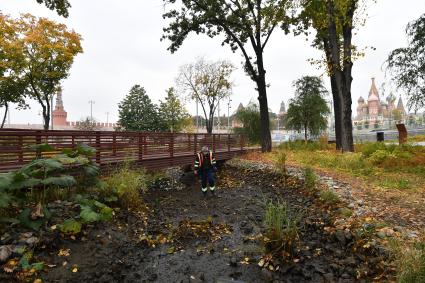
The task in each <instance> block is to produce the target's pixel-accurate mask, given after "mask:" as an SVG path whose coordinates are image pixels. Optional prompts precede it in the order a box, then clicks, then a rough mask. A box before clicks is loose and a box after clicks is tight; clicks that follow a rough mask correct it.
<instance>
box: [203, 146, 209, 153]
mask: <svg viewBox="0 0 425 283" xmlns="http://www.w3.org/2000/svg"><path fill="white" fill-rule="evenodd" d="M201 151H202V152H208V151H210V149H209V148H208V146H206V145H204V146H203V147H202V149H201Z"/></svg>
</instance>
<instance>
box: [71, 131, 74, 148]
mask: <svg viewBox="0 0 425 283" xmlns="http://www.w3.org/2000/svg"><path fill="white" fill-rule="evenodd" d="M71 144H72V149H74V148H75V134H74V133H72V134H71Z"/></svg>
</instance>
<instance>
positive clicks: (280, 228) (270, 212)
mask: <svg viewBox="0 0 425 283" xmlns="http://www.w3.org/2000/svg"><path fill="white" fill-rule="evenodd" d="M300 219H301V214H296V213H293V212H291V211H290V210H289V209H288V207H287V205H286V203H285V202H283V203H281V202H272V201H270V202H268V203H267V207H266V211H265V218H264V223H265V226H266V231H265V234H264V238H263V245H264V249H265V252H266V254H267V255H270V256H272V257H276V256H277V259H281V260H289V259H291V258H292V257H293V256H294V253H295V248H296V246H297V243H298V240H299V235H298V230H299V227H298V226H299V222H300Z"/></svg>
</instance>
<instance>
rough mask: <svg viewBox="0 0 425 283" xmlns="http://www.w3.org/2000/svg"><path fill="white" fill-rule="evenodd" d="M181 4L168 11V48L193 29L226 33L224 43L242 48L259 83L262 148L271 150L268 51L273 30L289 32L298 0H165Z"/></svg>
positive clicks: (246, 66) (248, 68)
mask: <svg viewBox="0 0 425 283" xmlns="http://www.w3.org/2000/svg"><path fill="white" fill-rule="evenodd" d="M163 1H164V2H165V3H167V4H170V5H173V6H177V8H174V9H171V10H170V11H167V12H166V13H164V15H163V17H164V18H166V19H171V20H172V22H171V23H170V24H169V26H168V27H166V28H164V35H163V39H169V40H170V41H171V45H170V47H169V48H168V49H169V50H170V51H171V52H175V51H177V50H178V48H179V47H180V46H181V45H182V44H183V42H184V40H185V39H186V37H187V35H188V34H189V33H191V32H195V33H197V34H199V33H204V34H206V35H208V36H209V37H211V38H212V37H216V36H221V35H224V41H223V45H224V44H227V45H229V46H230V48H231V50H232V51H233V52H236V50H238V49H239V50H240V51H241V53H242V55H243V58H244V69H245V71H246V72H247V73H248V75H249V76H250V78H251V79H252V80H253V81H254V82H255V83H256V89H257V91H258V101H259V104H260V113H261V147H262V150H263V151H271V148H272V144H271V136H270V130H269V124H270V121H269V113H268V109H269V108H268V103H267V83H266V70H265V63H264V56H263V55H264V50H265V47H266V45H267V43H268V42H269V39H270V37H271V35H272V33H273V31H274V30H275V29H276V27H278V26H279V25H281V26H282V27H283V28H284V30H286V31H288V28H289V22H290V16H289V15H288V13H289V11H291V8H292V5H293V2H294V1H290V0H184V1H182V2H181V3H180V2H178V3H176V2H177V1H176V0H163Z"/></svg>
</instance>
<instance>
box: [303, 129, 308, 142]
mask: <svg viewBox="0 0 425 283" xmlns="http://www.w3.org/2000/svg"><path fill="white" fill-rule="evenodd" d="M304 142H305V143H306V144H307V142H308V135H307V125H304Z"/></svg>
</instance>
